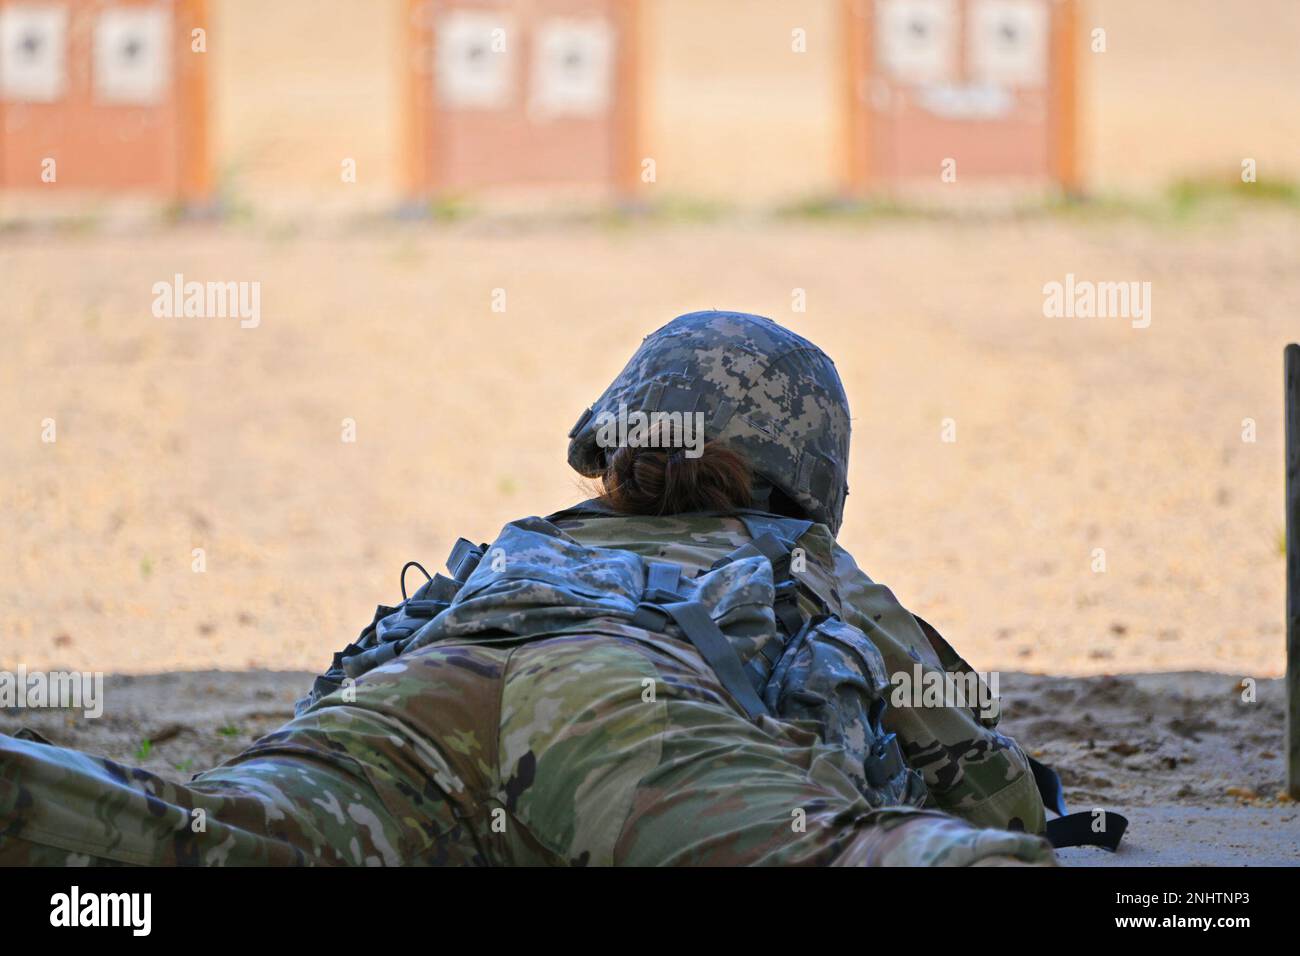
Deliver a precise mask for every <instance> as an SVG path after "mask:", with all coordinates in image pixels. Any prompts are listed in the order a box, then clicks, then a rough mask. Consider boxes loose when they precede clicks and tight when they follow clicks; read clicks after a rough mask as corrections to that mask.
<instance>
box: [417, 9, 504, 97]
mask: <svg viewBox="0 0 1300 956" xmlns="http://www.w3.org/2000/svg"><path fill="white" fill-rule="evenodd" d="M511 26H512V24H511V23H510V22H509V21H508V20H507V19H506V18H504V17H502V16H500V15H497V14H494V13H488V12H485V11H477V10H455V11H452V12H450V13H448V14H447V15H446V16H444V17H443V18H442V19H441V20H440V21H439V22H438V40H437V48H436V52H435V58H436V59H435V64H434V66H435V69H434V76H435V78H436V80H435V82H436V83H437V88H438V96H439V98H440V100H441V101H442V103H443V105H444V106H449V107H453V108H458V109H502V108H503V107H506V106H509V105H510V99H511V82H512V78H513V76H514V68H513V64H512V59H513V57H514V55H515V51H514V35H513V31H512V29H511Z"/></svg>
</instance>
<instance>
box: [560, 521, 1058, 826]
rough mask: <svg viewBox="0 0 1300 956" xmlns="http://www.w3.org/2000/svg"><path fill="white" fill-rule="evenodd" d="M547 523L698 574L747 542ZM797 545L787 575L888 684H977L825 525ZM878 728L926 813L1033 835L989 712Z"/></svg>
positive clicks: (704, 532) (1022, 772) (706, 533)
mask: <svg viewBox="0 0 1300 956" xmlns="http://www.w3.org/2000/svg"><path fill="white" fill-rule="evenodd" d="M556 525H557V527H559V528H560V529H561V530H563V531H564V532H565V533H566V534H568V535H569V536H571V537H572V538H574V539H575V540H577V541H579V542H581V543H582V544H584V545H588V546H592V547H600V548H618V549H623V550H628V551H632V552H635V553H637V554H639V555H641V556H643V557H646V558H652V559H656V560H664V561H672V562H676V563H678V564H680V565H682V566H683V567H685V568H686V569H688V571H699V572H705V571H708V569H709V568H710V567H711V566H712V565H713V564H714V562H715V561H717V560H718V558H719V557H721V556H723V555H725V554H727V553H728V552H730V551H732V550H733V549H735V548H736V547H738V546H740V545H742V544H744V543H745V542H747V541H748V540H750V539H749V535H748V534H747V533H746V530H745V527H744V525H743V524H742V523H741V522H740V521H739V520H736V519H734V518H725V517H712V516H694V515H691V516H669V517H653V518H652V517H632V516H608V517H606V516H601V517H595V516H593V517H587V516H583V517H577V518H561V519H558V520H557V521H556ZM797 543H798V545H799V547H801V548H803V549H804V552H805V555H806V561H805V562H804V563H803V569H802V570H799V571H796V572H795V574H794V576H795V577H796V578H798V579H799V581H800V582H801V584H803V585H804V586H805V587H806V588H807V589H808V590H810V591H812V592H813V593H815V594H816V595H817V597H819V598H820V599H821V601H822V602H823V603H824V604H825V605H826V606H828V607H829V608H830V609H831V610H832V612H833V613H835V614H837V615H838V616H839V617H841V618H842V619H843V620H844V621H846V622H847V623H849V624H852V625H853V626H855V627H857V628H858V629H859V630H861V631H862V632H864V633H865V634H867V635H868V637H869V638H870V639H871V641H872V642H873V643H874V644H875V645H876V648H877V649H878V650H879V651H880V653H881V656H882V657H883V658H884V661H885V666H886V669H887V671H888V673H889V675H891V679H892V678H893V677H894V675H907V677H908V679H909V680H910V679H913V678H914V675H916V674H918V673H920V674H922V675H924V674H926V673H928V672H936V671H938V672H946V673H947V674H951V675H954V676H956V677H959V678H962V679H963V680H972V681H975V680H979V678H978V677H976V675H975V674H974V672H973V670H972V669H971V667H970V665H969V664H967V663H966V661H965V660H963V659H962V658H961V656H960V655H958V654H957V652H956V651H955V650H953V648H952V647H951V645H949V644H948V643H947V641H945V640H944V639H943V638H942V637H941V636H940V635H939V633H938V632H937V631H935V630H934V629H933V628H932V627H930V626H929V625H927V624H925V623H924V622H922V621H920V620H919V619H918V618H916V617H915V616H914V615H913V614H911V613H910V612H909V611H908V610H907V609H906V608H904V607H903V606H902V605H901V604H900V603H899V602H898V600H897V598H895V597H894V595H893V593H892V592H891V591H890V590H889V588H887V587H885V586H884V585H882V584H877V583H876V582H874V581H872V580H871V578H869V577H868V576H867V575H866V574H865V573H863V572H862V571H861V570H860V569H859V568H858V566H857V563H856V562H855V561H854V560H853V557H852V555H850V554H849V553H848V552H847V551H845V550H844V549H843V548H841V547H840V546H839V545H838V544H836V542H835V539H834V538H833V537H832V536H831V534H830V531H829V530H828V529H827V528H826V526H825V525H820V524H814V525H813V526H812V527H811V528H810V529H809V530H808V531H807V532H806V533H805V534H804V535H803V537H801V538H800V539H799V541H798V542H797ZM801 604H804V607H803V610H804V612H805V613H808V614H811V613H814V612H815V608H814V607H813V606H812V602H810V601H808V600H807V599H806V598H801ZM742 656H745V655H744V654H743V653H742ZM883 722H884V725H885V728H886V729H887V730H889V731H892V732H893V733H896V734H897V735H898V737H899V740H900V741H901V742H902V746H903V753H904V755H905V757H906V759H907V761H908V763H909V764H910V765H911V767H912V768H913V769H915V770H917V771H919V772H920V773H921V775H922V777H923V778H924V780H925V783H926V786H927V788H928V790H929V793H930V805H931V806H935V807H937V808H939V809H942V810H946V811H948V812H950V813H953V814H956V815H957V816H960V817H962V818H963V819H966V820H968V821H969V822H971V823H973V824H976V825H978V826H986V827H1001V828H1010V829H1021V828H1023V829H1024V830H1026V831H1028V832H1030V833H1041V832H1043V830H1044V827H1045V825H1046V817H1045V813H1044V807H1043V802H1042V798H1041V797H1040V796H1039V792H1038V788H1037V785H1036V783H1035V781H1034V775H1033V773H1032V771H1031V770H1030V766H1029V761H1028V758H1027V757H1026V755H1025V753H1024V751H1022V750H1021V748H1020V746H1019V745H1018V744H1017V743H1016V742H1015V740H1013V739H1012V738H1010V737H1008V736H1006V735H1004V734H1001V733H999V732H998V731H997V723H998V716H997V714H996V712H993V713H991V714H989V715H987V716H986V715H985V712H984V711H982V710H981V709H979V708H978V707H976V706H970V707H962V706H920V707H917V706H891V707H890V708H889V709H888V710H886V712H885V715H884V718H883Z"/></svg>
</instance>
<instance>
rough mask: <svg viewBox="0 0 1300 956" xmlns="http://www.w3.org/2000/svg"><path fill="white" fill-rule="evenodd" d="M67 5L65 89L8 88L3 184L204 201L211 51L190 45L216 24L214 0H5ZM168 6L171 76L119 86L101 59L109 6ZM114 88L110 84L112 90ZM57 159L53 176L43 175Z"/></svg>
mask: <svg viewBox="0 0 1300 956" xmlns="http://www.w3.org/2000/svg"><path fill="white" fill-rule="evenodd" d="M24 7H25V8H28V9H32V8H37V7H39V8H41V9H45V10H56V11H61V13H62V16H63V18H64V23H65V24H66V25H65V27H64V31H63V39H64V46H63V49H62V50H61V51H60V53H59V54H58V56H59V59H60V60H61V63H62V77H61V80H60V83H59V89H58V92H57V94H55V95H51V96H48V97H45V98H41V99H25V98H23V97H22V96H21V95H17V96H14V95H7V94H6V93H5V91H4V90H3V89H0V189H4V190H12V191H32V192H35V191H37V190H57V191H59V192H64V191H71V192H78V193H80V192H95V193H130V194H141V195H147V196H154V197H165V198H171V199H176V200H179V201H182V202H186V203H191V204H198V203H202V202H204V201H206V200H207V199H208V198H209V196H210V193H211V172H210V163H209V156H208V77H207V53H192V52H191V36H192V33H191V31H193V30H194V29H196V28H201V29H203V30H204V31H205V33H206V31H207V29H208V4H207V0H112V2H109V0H41V3H39V4H33V3H29V2H24V0H0V13H2V12H3V11H5V10H11V9H18V10H21V9H22V8H24ZM141 10H165V11H166V12H167V13H168V14H169V15H170V31H167V32H166V35H165V36H164V42H165V43H166V44H167V45H168V48H167V50H166V51H165V55H166V56H167V58H168V59H167V60H166V61H165V62H166V71H167V76H166V78H165V80H164V81H163V83H162V84H161V87H160V89H159V91H157V92H156V93H155V92H152V91H145V93H144V95H142V96H141V95H137V94H135V93H133V91H132V90H131V89H130V88H129V86H128V87H127V88H126V89H125V90H123V89H122V88H121V84H120V82H119V88H118V89H117V90H113V89H112V88H111V86H109V84H108V83H107V81H106V80H105V75H106V74H107V73H108V71H107V70H106V69H105V68H104V66H103V64H102V63H101V62H100V60H99V59H97V57H100V56H102V50H100V49H97V44H99V43H101V42H102V37H101V35H100V34H101V31H102V32H104V33H107V26H106V25H105V23H106V20H105V18H104V15H105V14H108V15H109V17H110V18H111V17H112V16H113V15H115V14H120V13H121V12H126V13H127V14H128V15H129V14H130V13H131V12H133V11H141ZM106 87H108V91H107V92H106ZM48 159H53V160H54V162H55V167H54V170H55V174H54V176H55V178H54V181H53V182H49V181H46V180H45V179H43V178H42V171H43V168H44V165H45V163H46V160H48Z"/></svg>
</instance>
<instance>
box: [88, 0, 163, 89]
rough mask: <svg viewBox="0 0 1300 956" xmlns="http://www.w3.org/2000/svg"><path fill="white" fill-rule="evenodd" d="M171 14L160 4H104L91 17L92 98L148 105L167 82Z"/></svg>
mask: <svg viewBox="0 0 1300 956" xmlns="http://www.w3.org/2000/svg"><path fill="white" fill-rule="evenodd" d="M171 38H172V19H171V13H170V12H169V11H168V10H167V8H166V7H161V6H157V7H120V8H117V9H113V8H110V9H106V10H104V11H103V12H101V13H100V14H99V17H98V18H97V19H96V21H95V72H94V76H95V98H96V99H97V100H99V101H100V102H102V103H123V104H136V105H151V104H156V103H160V102H162V101H163V100H164V99H166V97H167V88H168V86H170V82H171V47H172V43H171Z"/></svg>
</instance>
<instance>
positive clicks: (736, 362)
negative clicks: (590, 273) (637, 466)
mask: <svg viewBox="0 0 1300 956" xmlns="http://www.w3.org/2000/svg"><path fill="white" fill-rule="evenodd" d="M633 412H643V413H645V414H646V415H653V414H654V413H656V412H662V413H682V414H683V415H688V414H691V413H699V414H700V415H701V416H702V417H701V418H699V419H695V420H697V421H700V422H702V424H703V429H704V436H703V437H704V440H706V441H710V442H718V443H719V444H721V445H723V446H725V447H727V448H730V449H732V450H733V451H736V452H739V453H740V454H742V455H744V456H745V457H746V458H747V459H748V460H749V462H750V464H751V466H752V467H753V470H754V474H755V476H756V478H757V479H758V481H757V482H756V488H755V499H756V503H757V504H758V506H759V507H762V506H763V505H764V503H765V502H764V499H765V498H766V495H767V493H768V491H767V489H765V488H764V482H766V483H767V485H770V486H771V487H772V488H776V489H778V490H779V491H781V492H782V493H783V494H784V495H785V496H786V497H787V498H788V499H790V501H791V502H793V503H794V504H795V505H797V506H798V507H799V508H801V509H802V510H803V511H804V512H805V513H806V515H807V517H809V518H811V519H813V520H814V521H819V522H821V523H822V524H825V525H826V526H827V527H829V528H830V530H831V532H832V533H833V534H836V533H838V532H839V528H840V522H841V520H842V519H843V517H844V498H845V496H846V495H847V494H848V465H849V403H848V399H847V398H845V395H844V386H843V385H842V384H840V377H839V375H838V374H837V373H836V371H835V363H833V362H832V361H831V360H830V358H829V357H828V356H827V355H826V353H825V352H823V351H822V350H821V349H819V348H818V347H817V346H815V345H813V344H812V343H811V342H809V341H808V340H807V339H805V338H802V337H800V336H798V335H795V334H794V333H793V332H791V331H790V330H789V329H786V328H782V327H781V326H780V325H777V324H776V323H775V322H773V321H772V320H771V319H768V318H764V317H763V316H761V315H749V314H747V313H744V312H713V311H709V312H691V313H689V314H687V315H682V316H679V317H677V318H676V319H673V321H671V322H669V323H668V324H667V325H665V326H664V327H663V328H661V329H659V330H658V331H657V332H654V333H652V334H651V335H648V336H646V338H645V340H644V341H643V342H642V343H641V347H640V348H639V349H637V351H636V354H635V355H633V356H632V359H631V361H629V362H628V363H627V367H626V368H624V369H623V371H622V372H620V373H619V375H618V377H617V378H615V379H614V381H613V382H612V383H611V384H610V386H609V387H608V388H607V389H605V393H604V394H603V395H601V396H600V398H599V399H597V400H596V403H595V404H594V405H592V406H591V407H590V408H588V409H587V410H586V411H584V412H583V413H582V417H580V418H579V419H578V422H577V424H576V425H574V426H573V428H572V430H571V431H570V432H569V438H570V442H569V464H570V465H572V466H573V468H574V469H575V470H576V471H577V472H578V473H579V474H582V475H584V476H586V477H588V478H595V477H599V476H600V475H603V474H604V472H605V465H606V452H607V451H608V450H611V449H609V448H608V447H606V445H607V443H606V442H602V441H601V440H600V435H601V433H602V424H604V423H607V422H608V421H609V420H610V418H611V417H617V416H620V414H622V415H624V416H626V415H628V414H631V413H633ZM607 433H608V432H605V434H607Z"/></svg>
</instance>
